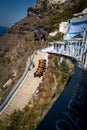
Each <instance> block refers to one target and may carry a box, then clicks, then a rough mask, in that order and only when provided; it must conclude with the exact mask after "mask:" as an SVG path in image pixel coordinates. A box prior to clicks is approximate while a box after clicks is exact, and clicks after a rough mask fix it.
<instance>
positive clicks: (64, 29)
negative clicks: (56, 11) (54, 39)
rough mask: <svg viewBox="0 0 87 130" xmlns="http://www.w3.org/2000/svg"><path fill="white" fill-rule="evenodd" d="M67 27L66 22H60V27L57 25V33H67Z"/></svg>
mask: <svg viewBox="0 0 87 130" xmlns="http://www.w3.org/2000/svg"><path fill="white" fill-rule="evenodd" d="M68 27H69V23H68V22H61V23H60V25H59V32H62V33H67V31H68Z"/></svg>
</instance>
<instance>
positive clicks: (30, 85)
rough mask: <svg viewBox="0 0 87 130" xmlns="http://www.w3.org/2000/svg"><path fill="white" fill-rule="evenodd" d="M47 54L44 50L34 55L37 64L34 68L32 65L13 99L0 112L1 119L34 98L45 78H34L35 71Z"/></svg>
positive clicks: (34, 61)
mask: <svg viewBox="0 0 87 130" xmlns="http://www.w3.org/2000/svg"><path fill="white" fill-rule="evenodd" d="M45 56H46V53H44V52H38V53H37V54H36V55H35V56H34V59H33V63H34V64H35V67H34V68H33V67H32V66H30V71H29V72H28V73H27V75H26V77H25V79H24V81H23V82H22V83H21V84H20V86H19V88H18V89H17V91H16V92H15V94H14V95H13V97H12V98H11V100H10V101H9V102H8V104H7V105H6V107H5V108H4V109H3V111H2V112H1V113H0V118H1V119H3V118H5V117H6V115H7V114H11V113H12V112H13V111H14V110H17V109H23V108H24V107H25V105H27V103H28V102H29V100H30V99H31V98H32V96H33V94H34V93H35V91H36V89H37V87H38V86H39V83H40V82H41V81H42V78H43V77H41V78H39V77H35V78H34V72H35V71H36V69H37V67H38V60H39V59H42V58H45Z"/></svg>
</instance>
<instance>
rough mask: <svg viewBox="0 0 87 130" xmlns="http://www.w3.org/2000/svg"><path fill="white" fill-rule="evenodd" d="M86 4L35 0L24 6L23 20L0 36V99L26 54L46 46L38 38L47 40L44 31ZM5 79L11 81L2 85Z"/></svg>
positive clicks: (20, 69)
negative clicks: (25, 11)
mask: <svg viewBox="0 0 87 130" xmlns="http://www.w3.org/2000/svg"><path fill="white" fill-rule="evenodd" d="M86 5H87V1H86V0H68V1H65V2H63V3H62V4H60V5H59V4H55V5H52V4H49V2H48V0H45V1H44V0H43V1H41V0H39V1H38V2H37V4H36V5H34V6H32V7H31V8H28V10H27V16H26V17H25V18H24V19H22V20H21V21H19V22H17V23H16V24H15V25H14V26H12V27H11V28H10V29H9V30H8V32H7V33H6V34H5V35H3V36H1V37H0V102H1V101H2V100H3V99H4V97H5V96H7V94H8V92H9V91H10V90H11V89H12V87H13V86H14V84H15V83H16V82H17V81H18V79H19V78H20V77H21V75H22V74H23V72H24V70H25V67H26V61H27V59H28V57H29V56H30V55H31V54H32V53H33V52H34V51H35V50H37V49H40V48H42V47H44V45H46V42H45V41H44V42H42V40H43V39H44V40H47V36H48V33H49V32H51V31H52V30H55V29H58V25H59V23H60V22H61V21H64V20H67V19H68V18H70V17H72V15H71V13H72V14H73V13H74V12H79V11H82V9H84V7H86ZM73 10H74V11H73ZM41 37H42V38H41ZM58 40H59V39H58ZM41 43H42V44H41ZM9 79H11V80H12V84H11V85H10V86H6V87H5V88H3V85H4V84H5V83H6V82H7V81H8V80H9Z"/></svg>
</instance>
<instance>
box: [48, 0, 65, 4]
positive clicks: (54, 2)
mask: <svg viewBox="0 0 87 130" xmlns="http://www.w3.org/2000/svg"><path fill="white" fill-rule="evenodd" d="M65 1H66V0H49V2H50V3H51V4H57V3H63V2H65Z"/></svg>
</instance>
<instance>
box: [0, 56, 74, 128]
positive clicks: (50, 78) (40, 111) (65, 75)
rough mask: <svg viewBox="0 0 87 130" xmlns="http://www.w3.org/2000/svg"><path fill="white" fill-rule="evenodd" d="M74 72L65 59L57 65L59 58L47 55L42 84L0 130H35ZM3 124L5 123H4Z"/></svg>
mask: <svg viewBox="0 0 87 130" xmlns="http://www.w3.org/2000/svg"><path fill="white" fill-rule="evenodd" d="M73 72H74V64H73V63H72V62H71V61H70V60H68V59H66V60H63V62H62V63H60V64H59V56H54V55H49V64H48V68H47V71H46V74H45V75H44V77H43V81H42V83H41V84H40V85H39V87H38V89H37V90H36V93H35V95H34V97H32V99H31V101H29V103H28V105H26V106H25V108H24V109H23V110H22V111H20V110H16V111H14V113H12V114H11V115H10V116H8V117H7V118H6V119H5V120H4V121H1V122H0V129H1V130H15V129H16V130H27V129H29V130H35V128H36V127H37V125H38V124H39V123H40V121H41V120H42V119H43V117H44V116H45V115H46V113H47V112H48V110H49V109H50V107H51V106H52V105H53V103H54V102H55V100H56V99H57V98H58V97H59V95H60V94H61V92H62V91H63V89H64V88H65V86H66V84H67V82H68V80H69V78H70V77H71V76H72V74H73ZM4 122H5V123H4Z"/></svg>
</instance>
